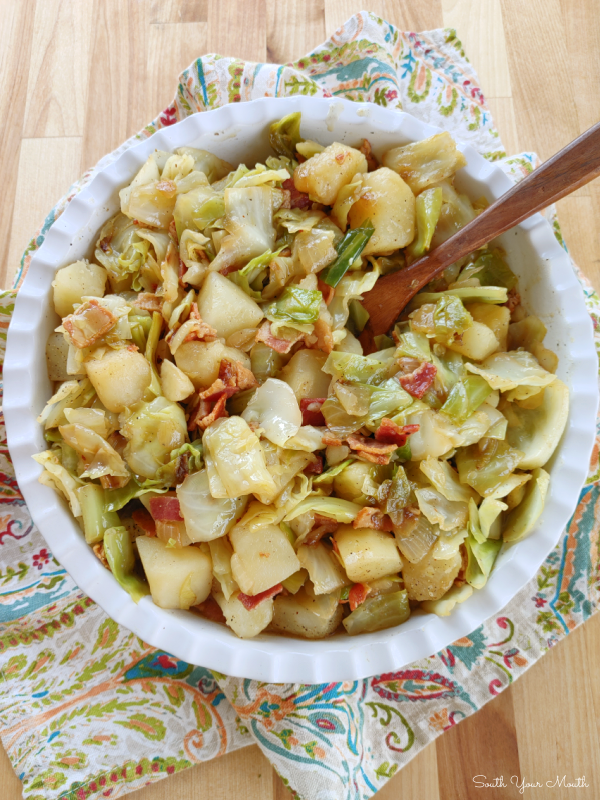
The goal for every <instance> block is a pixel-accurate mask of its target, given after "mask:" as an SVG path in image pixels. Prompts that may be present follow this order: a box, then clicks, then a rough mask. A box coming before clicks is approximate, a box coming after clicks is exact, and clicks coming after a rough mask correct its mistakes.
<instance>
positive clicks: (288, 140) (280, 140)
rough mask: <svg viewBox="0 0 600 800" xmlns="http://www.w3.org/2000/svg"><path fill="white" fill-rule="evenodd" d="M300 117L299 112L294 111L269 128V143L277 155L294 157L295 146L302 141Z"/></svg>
mask: <svg viewBox="0 0 600 800" xmlns="http://www.w3.org/2000/svg"><path fill="white" fill-rule="evenodd" d="M300 116H301V115H300V112H299V111H294V112H293V113H292V114H287V115H286V116H285V117H282V118H281V119H280V120H278V121H277V122H272V123H271V125H270V126H269V142H270V144H271V147H272V148H273V150H275V152H276V153H277V154H278V155H280V156H287V157H288V158H294V157H295V155H296V145H298V144H300V142H303V141H304V139H303V138H302V137H301V136H300Z"/></svg>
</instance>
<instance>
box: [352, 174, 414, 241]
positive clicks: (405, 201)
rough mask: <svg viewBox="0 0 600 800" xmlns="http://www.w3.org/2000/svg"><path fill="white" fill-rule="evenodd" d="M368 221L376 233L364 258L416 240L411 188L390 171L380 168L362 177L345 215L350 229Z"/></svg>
mask: <svg viewBox="0 0 600 800" xmlns="http://www.w3.org/2000/svg"><path fill="white" fill-rule="evenodd" d="M369 219H370V220H371V222H372V223H373V226H374V228H375V232H374V233H373V235H372V236H371V238H370V240H369V242H368V243H367V246H366V247H365V249H364V250H363V253H362V254H363V255H364V256H368V255H372V254H376V255H384V254H389V253H392V252H393V251H394V250H397V249H398V248H399V247H406V246H407V245H409V244H410V243H411V242H412V240H413V239H414V238H415V230H416V220H417V211H416V200H415V196H414V194H413V193H412V192H411V190H410V187H409V186H408V185H407V184H406V183H404V181H403V180H402V178H401V177H400V176H399V175H397V174H396V173H395V172H392V170H391V169H388V168H387V167H381V168H380V169H377V170H375V172H370V173H369V174H368V175H365V177H364V178H363V185H362V189H361V191H360V196H359V199H358V200H357V201H356V203H354V205H353V206H352V208H351V209H350V213H349V214H348V221H349V222H350V227H351V228H359V227H360V226H361V225H362V224H363V223H364V222H366V221H367V220H369Z"/></svg>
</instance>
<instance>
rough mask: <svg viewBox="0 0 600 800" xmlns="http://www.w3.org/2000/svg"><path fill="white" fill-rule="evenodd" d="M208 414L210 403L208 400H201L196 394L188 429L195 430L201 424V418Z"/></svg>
mask: <svg viewBox="0 0 600 800" xmlns="http://www.w3.org/2000/svg"><path fill="white" fill-rule="evenodd" d="M208 414H210V403H209V402H208V400H201V399H200V397H199V396H198V395H195V397H194V402H193V403H192V405H191V411H190V416H189V419H188V431H195V430H196V428H197V427H198V425H199V424H200V420H201V419H203V418H204V417H206V416H208Z"/></svg>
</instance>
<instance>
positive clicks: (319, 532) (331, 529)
mask: <svg viewBox="0 0 600 800" xmlns="http://www.w3.org/2000/svg"><path fill="white" fill-rule="evenodd" d="M337 529H338V523H337V521H336V520H334V519H333V518H332V517H325V516H323V515H322V514H315V522H314V525H313V528H312V530H311V531H310V533H309V534H308V535H307V537H306V539H305V540H304V544H307V545H311V544H318V543H319V542H320V541H321V539H322V538H323V536H326V535H327V534H328V533H335V532H336V531H337Z"/></svg>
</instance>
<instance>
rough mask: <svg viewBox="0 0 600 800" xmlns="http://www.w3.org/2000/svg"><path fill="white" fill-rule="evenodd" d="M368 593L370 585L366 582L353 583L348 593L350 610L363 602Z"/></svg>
mask: <svg viewBox="0 0 600 800" xmlns="http://www.w3.org/2000/svg"><path fill="white" fill-rule="evenodd" d="M370 593H371V587H370V586H367V584H366V583H355V584H354V586H352V588H351V589H350V591H349V593H348V601H349V603H350V611H355V610H356V609H357V608H358V607H359V605H361V604H362V603H364V602H365V600H366V599H367V596H368V595H369V594H370Z"/></svg>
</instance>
